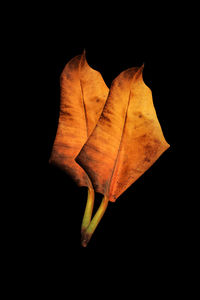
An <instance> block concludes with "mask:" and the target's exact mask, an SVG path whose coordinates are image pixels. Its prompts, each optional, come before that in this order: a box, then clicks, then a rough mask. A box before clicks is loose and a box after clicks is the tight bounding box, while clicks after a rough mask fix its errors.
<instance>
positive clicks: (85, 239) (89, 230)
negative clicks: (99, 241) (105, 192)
mask: <svg viewBox="0 0 200 300" xmlns="http://www.w3.org/2000/svg"><path fill="white" fill-rule="evenodd" d="M107 206H108V197H107V196H104V197H103V199H102V202H101V204H100V206H99V208H98V210H97V212H96V214H95V215H94V217H93V219H92V221H91V222H90V225H89V226H88V228H87V229H86V230H85V231H84V232H83V234H82V241H81V243H82V246H83V247H86V246H87V244H88V242H89V241H90V239H91V237H92V235H93V233H94V231H95V229H96V227H97V225H98V224H99V222H100V221H101V219H102V217H103V215H104V213H105V211H106V208H107Z"/></svg>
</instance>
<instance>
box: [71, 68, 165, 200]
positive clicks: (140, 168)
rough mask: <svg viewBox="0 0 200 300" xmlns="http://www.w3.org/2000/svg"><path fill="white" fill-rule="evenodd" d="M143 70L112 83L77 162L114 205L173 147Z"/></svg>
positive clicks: (122, 74) (125, 73) (136, 70)
mask: <svg viewBox="0 0 200 300" xmlns="http://www.w3.org/2000/svg"><path fill="white" fill-rule="evenodd" d="M142 73H143V66H142V67H141V68H131V69H128V70H126V71H124V72H122V73H121V74H120V75H119V76H118V77H117V78H116V79H115V80H114V81H113V83H112V86H111V89H110V93H109V96H108V99H107V101H106V104H105V106H104V109H103V112H102V115H101V117H100V119H99V121H98V123H97V125H96V127H95V129H94V131H93V132H92V134H91V136H90V137H89V138H88V140H87V142H86V144H85V145H84V146H83V148H82V150H81V151H80V153H79V155H78V156H77V158H76V161H77V162H78V163H79V164H80V165H81V166H82V167H83V169H84V170H85V171H86V172H87V174H88V176H89V177H90V179H91V181H92V184H93V187H94V190H95V191H97V192H99V193H102V194H103V195H105V196H106V197H107V198H108V200H109V201H112V202H114V201H115V200H116V199H117V198H118V197H119V196H120V195H121V194H122V193H123V192H124V191H125V190H126V189H127V188H128V187H129V186H130V185H131V184H132V183H134V182H135V181H136V180H137V179H138V178H139V177H140V176H141V175H142V174H143V173H144V172H145V171H146V170H147V169H149V167H150V166H152V165H153V164H154V162H155V161H156V160H157V159H158V158H159V156H160V155H161V154H162V153H163V152H164V151H165V150H166V149H167V148H168V147H169V144H168V143H167V142H166V140H165V138H164V136H163V133H162V129H161V126H160V124H159V121H158V119H157V116H156V112H155V108H154V105H153V99H152V92H151V90H150V89H149V87H147V86H146V85H145V83H144V81H143V76H142Z"/></svg>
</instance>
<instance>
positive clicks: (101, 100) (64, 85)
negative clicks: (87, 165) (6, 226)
mask: <svg viewBox="0 0 200 300" xmlns="http://www.w3.org/2000/svg"><path fill="white" fill-rule="evenodd" d="M60 85H61V100H60V116H59V124H58V129H57V134H56V138H55V141H54V145H53V150H52V154H51V157H50V162H51V163H53V164H55V165H57V166H59V167H60V168H61V169H63V170H64V171H65V172H66V173H68V174H69V175H70V176H71V177H72V178H73V179H74V181H75V182H76V183H77V185H79V186H88V187H89V185H90V180H89V179H88V176H87V174H86V173H85V172H84V170H83V169H82V168H81V167H80V166H79V165H78V164H77V163H76V162H75V157H76V156H77V154H78V153H79V151H80V150H81V148H82V146H83V145H84V143H85V142H86V140H87V138H88V136H89V135H90V133H91V132H92V130H93V129H94V127H95V125H96V123H97V121H98V119H99V117H100V115H101V112H102V110H103V107H104V104H105V101H106V99H107V96H108V92H109V89H108V87H107V86H106V84H105V82H104V80H103V78H102V76H101V74H100V73H99V72H97V71H95V70H94V69H92V68H91V67H90V66H89V65H88V63H87V61H86V58H85V52H84V53H83V54H82V55H78V56H76V57H74V58H73V59H72V60H70V61H69V62H68V64H67V65H66V66H65V68H64V70H63V72H62V74H61V78H60Z"/></svg>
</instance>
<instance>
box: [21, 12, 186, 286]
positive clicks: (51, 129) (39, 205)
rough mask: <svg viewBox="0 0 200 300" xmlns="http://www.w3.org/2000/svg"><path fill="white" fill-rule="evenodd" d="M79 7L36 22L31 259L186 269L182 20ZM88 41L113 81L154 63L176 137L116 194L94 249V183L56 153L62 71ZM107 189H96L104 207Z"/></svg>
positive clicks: (154, 85) (161, 115) (164, 122)
mask: <svg viewBox="0 0 200 300" xmlns="http://www.w3.org/2000/svg"><path fill="white" fill-rule="evenodd" d="M80 10H81V8H80V7H79V11H80ZM73 13H74V11H71V10H68V12H67V13H66V15H65V16H62V15H58V16H57V18H56V16H54V15H51V17H50V22H47V21H46V19H45V20H44V22H43V23H44V24H43V26H40V25H39V26H38V27H37V29H36V27H34V26H33V28H32V29H31V38H30V39H29V42H28V43H29V44H28V45H27V48H28V49H31V52H30V54H28V55H29V56H28V57H27V64H28V66H27V67H28V72H27V73H26V74H24V77H26V76H27V77H29V76H30V74H31V73H32V74H31V75H33V80H32V81H30V83H29V91H31V93H30V94H29V96H30V97H31V99H32V102H31V107H30V108H29V110H30V111H34V113H33V121H31V122H32V131H31V133H30V132H29V133H28V134H29V136H30V137H31V142H30V145H29V146H27V147H26V150H25V151H24V154H25V155H27V156H28V158H27V160H26V161H27V167H28V172H27V173H25V177H27V178H26V181H25V182H26V183H27V186H26V193H25V200H24V201H23V202H22V204H21V207H20V208H21V209H22V212H25V213H23V221H22V224H21V228H23V229H22V232H23V234H24V235H23V234H22V239H23V240H24V241H25V247H24V249H23V253H24V255H25V254H26V253H30V255H29V256H28V259H30V260H32V262H35V263H36V265H38V266H39V270H41V269H44V270H45V271H48V270H49V272H50V273H51V272H52V270H53V269H55V270H56V272H61V271H62V272H63V273H65V275H66V276H68V275H69V274H70V276H71V277H72V278H74V279H75V280H76V279H77V278H79V279H81V278H82V276H83V273H84V272H85V271H86V270H87V272H88V273H90V272H91V273H90V274H93V273H92V272H94V274H95V272H100V270H101V271H103V272H104V275H105V273H106V274H107V276H108V273H111V274H112V275H111V276H112V278H113V279H114V280H116V281H117V280H119V268H120V267H124V268H126V269H127V270H129V269H130V270H132V271H133V270H135V268H136V266H137V267H139V268H138V269H137V270H138V271H137V272H139V273H142V270H143V268H144V270H145V272H150V273H151V272H152V271H155V268H156V270H157V272H158V273H160V272H162V271H163V270H168V271H169V270H170V269H171V268H172V269H173V271H176V270H178V269H179V271H180V268H183V267H184V266H183V265H182V264H181V260H182V256H183V249H184V248H185V243H186V242H185V240H184V237H185V236H186V234H187V218H188V216H186V215H185V210H186V200H184V197H183V196H182V194H181V193H180V191H181V190H182V187H183V185H184V173H183V172H182V171H180V170H181V165H182V152H181V140H182V135H181V134H180V132H181V131H180V128H181V126H182V123H181V119H180V118H179V116H180V115H181V114H180V107H181V106H182V105H183V103H182V98H181V97H180V95H179V91H180V87H181V84H182V83H181V82H180V78H181V75H182V74H181V73H182V69H181V68H179V66H180V65H181V62H182V61H181V55H182V53H181V49H182V32H181V30H180V24H179V23H178V25H177V26H171V27H170V24H171V23H170V22H172V20H173V17H174V16H173V15H172V14H171V15H170V17H171V19H170V22H169V18H167V19H165V20H162V17H163V15H162V14H161V15H160V14H158V15H157V14H156V13H155V15H156V16H157V17H158V18H154V17H153V16H151V15H148V11H147V12H146V14H147V16H146V15H144V11H138V12H137V13H135V14H133V15H132V14H131V12H128V11H127V10H126V11H123V12H120V10H119V12H118V15H116V16H115V14H111V12H109V13H105V12H104V13H99V15H98V17H97V16H96V14H94V13H93V14H92V13H91V14H89V16H85V15H82V18H81V19H80V18H79V17H78V16H77V15H76V16H74V14H73ZM71 15H72V16H71ZM113 15H114V16H113ZM43 16H44V15H42V17H41V19H42V18H43ZM70 16H71V17H72V18H71V19H70V20H69V18H70ZM54 17H55V19H54ZM48 21H49V20H48ZM165 21H166V22H165ZM36 23H37V22H36ZM29 34H30V32H29ZM27 48H25V50H24V51H26V49H27ZM84 49H85V50H86V57H87V61H88V63H89V65H90V66H91V67H92V68H94V69H96V70H98V71H100V72H101V74H102V76H103V78H104V80H105V82H106V84H107V85H108V87H110V85H111V82H112V80H113V79H114V78H115V77H116V76H118V75H119V73H120V72H122V71H124V70H125V69H127V68H130V67H134V66H141V65H142V64H143V63H144V64H145V68H144V81H145V83H146V84H147V86H149V87H150V88H151V90H152V93H153V100H154V105H155V108H156V112H157V116H158V119H159V121H160V124H161V127H162V130H163V133H164V136H165V138H166V140H167V142H168V143H169V144H170V146H171V147H170V148H169V149H168V150H167V151H166V152H164V154H163V155H162V156H161V157H160V158H159V159H158V160H157V161H156V163H155V164H154V165H153V166H152V167H151V168H150V169H149V170H148V171H147V172H146V173H145V174H144V175H143V176H142V177H140V178H139V179H138V180H137V181H136V182H135V183H134V184H133V185H132V186H131V187H130V188H129V189H128V190H127V191H125V192H124V193H123V194H122V195H121V196H120V197H119V198H118V199H117V201H116V202H115V203H111V202H110V203H109V205H108V208H107V211H106V213H105V215H104V217H103V219H102V220H101V222H100V224H99V226H98V227H97V229H96V231H95V233H94V235H93V237H92V239H91V241H90V243H89V244H88V246H87V248H82V247H81V243H80V238H81V236H80V228H81V221H82V216H83V213H84V208H85V204H86V198H87V189H86V188H79V187H77V186H76V184H75V183H74V182H73V181H72V179H71V178H70V177H68V175H67V174H65V173H63V172H62V171H61V170H59V169H58V168H56V167H54V166H51V165H49V162H48V161H49V157H50V154H51V149H52V146H53V142H54V138H55V135H56V130H57V124H58V117H59V101H60V86H59V77H60V74H61V72H62V70H63V68H64V66H65V65H66V63H67V62H68V61H69V60H70V59H71V58H73V57H74V56H76V55H79V54H81V53H82V52H83V50H84ZM185 59H186V60H187V56H186V57H185ZM188 61H189V60H188ZM185 64H187V62H186V63H185ZM33 70H34V71H33ZM25 108H26V110H27V106H26V105H25ZM24 130H25V129H24ZM31 151H32V152H33V154H32V155H30V152H31ZM30 157H31V158H30ZM25 185H26V184H25V183H23V187H24V189H25ZM101 197H102V196H101V195H99V194H97V195H96V200H95V207H94V211H95V210H96V209H97V208H98V206H99V204H100V201H101ZM18 204H19V203H18ZM18 204H17V205H18ZM18 209H19V205H18ZM24 218H25V221H24ZM24 224H27V226H24ZM24 237H25V238H24ZM71 264H72V268H70V267H69V266H70V265H71ZM148 266H150V269H149V268H148ZM69 268H70V271H69ZM127 270H126V271H127ZM126 271H125V272H126ZM120 272H121V271H120ZM139 273H138V274H139ZM150 273H149V274H150ZM59 274H60V273H59ZM115 276H116V277H115ZM121 276H123V272H121V273H120V277H121ZM138 276H139V275H138ZM149 276H150V275H149ZM108 277H109V276H108ZM64 279H66V278H65V277H63V278H62V280H64Z"/></svg>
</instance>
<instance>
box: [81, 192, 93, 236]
mask: <svg viewBox="0 0 200 300" xmlns="http://www.w3.org/2000/svg"><path fill="white" fill-rule="evenodd" d="M93 206H94V190H93V188H91V187H89V188H88V197H87V203H86V207H85V212H84V216H83V220H82V225H81V234H83V233H84V232H85V230H86V229H87V227H88V226H89V224H90V221H91V217H92V211H93Z"/></svg>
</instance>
